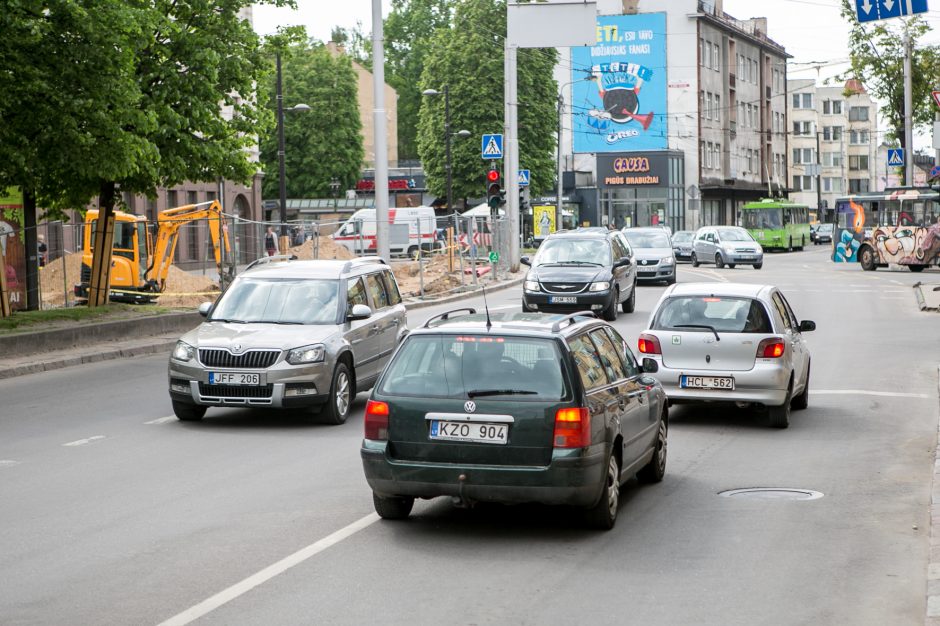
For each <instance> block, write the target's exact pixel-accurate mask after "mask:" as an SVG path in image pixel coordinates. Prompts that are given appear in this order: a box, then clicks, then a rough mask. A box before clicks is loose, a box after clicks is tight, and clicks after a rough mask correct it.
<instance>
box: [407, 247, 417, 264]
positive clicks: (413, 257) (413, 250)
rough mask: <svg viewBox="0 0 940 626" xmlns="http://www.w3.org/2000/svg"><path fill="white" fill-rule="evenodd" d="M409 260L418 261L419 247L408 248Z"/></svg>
mask: <svg viewBox="0 0 940 626" xmlns="http://www.w3.org/2000/svg"><path fill="white" fill-rule="evenodd" d="M408 258H409V259H411V260H412V261H417V260H418V246H410V247H409V248H408Z"/></svg>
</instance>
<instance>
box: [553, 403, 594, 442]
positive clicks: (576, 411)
mask: <svg viewBox="0 0 940 626" xmlns="http://www.w3.org/2000/svg"><path fill="white" fill-rule="evenodd" d="M553 440H554V442H555V447H556V448H583V447H585V446H589V445H591V414H590V413H589V412H588V410H587V409H586V408H584V407H577V408H567V409H558V411H557V412H556V413H555V436H554V438H553Z"/></svg>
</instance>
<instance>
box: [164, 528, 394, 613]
mask: <svg viewBox="0 0 940 626" xmlns="http://www.w3.org/2000/svg"><path fill="white" fill-rule="evenodd" d="M378 520H379V516H378V515H376V514H375V513H370V514H369V515H366V516H365V517H363V518H362V519H359V520H357V521H355V522H353V523H352V524H350V525H349V526H346V527H345V528H341V529H339V530H337V531H336V532H335V533H333V534H332V535H329V536H328V537H324V538H323V539H320V540H319V541H317V542H315V543H311V544H310V545H309V546H307V547H306V548H301V549H300V550H298V551H297V552H295V553H293V554H291V555H290V556H288V557H285V558H283V559H281V560H280V561H278V562H277V563H275V564H273V565H269V566H268V567H266V568H264V569H263V570H261V571H260V572H257V573H256V574H252V575H251V576H249V577H248V578H246V579H245V580H243V581H241V582H238V583H235V584H234V585H232V586H231V587H229V588H228V589H225V590H223V591H220V592H219V593H217V594H215V595H214V596H212V597H211V598H208V599H206V600H203V601H202V602H200V603H199V604H197V605H195V606H193V607H191V608H188V609H186V610H185V611H183V612H182V613H179V614H177V615H174V616H173V617H171V618H170V619H168V620H166V621H164V622H161V623H160V624H159V626H183V625H184V624H189V623H191V622H194V621H196V620H197V619H199V618H200V617H203V616H205V615H207V614H208V613H210V612H212V611H214V610H215V609H217V608H219V607H220V606H222V605H224V604H227V603H228V602H231V601H232V600H234V599H235V598H237V597H239V596H241V595H244V594H246V593H248V592H249V591H251V590H252V589H254V588H255V587H257V586H258V585H261V584H264V583H266V582H267V581H269V580H271V579H272V578H274V577H275V576H277V575H279V574H283V573H284V572H286V571H287V570H289V569H290V568H292V567H294V566H295V565H299V564H300V563H303V562H304V561H306V560H307V559H309V558H310V557H312V556H315V555H317V554H319V553H320V552H323V551H324V550H326V549H327V548H329V547H330V546H334V545H336V544H337V543H339V542H340V541H342V540H343V539H348V538H349V537H351V536H353V535H354V534H356V533H357V532H359V531H360V530H363V529H364V528H368V527H369V526H371V525H372V524H374V523H375V522H377V521H378Z"/></svg>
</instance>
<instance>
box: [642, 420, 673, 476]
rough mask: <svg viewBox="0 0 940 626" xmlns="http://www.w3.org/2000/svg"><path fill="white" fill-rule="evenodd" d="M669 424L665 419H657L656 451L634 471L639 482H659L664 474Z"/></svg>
mask: <svg viewBox="0 0 940 626" xmlns="http://www.w3.org/2000/svg"><path fill="white" fill-rule="evenodd" d="M668 436H669V426H668V425H667V424H666V420H665V419H664V418H663V419H660V421H659V436H658V437H657V439H656V452H654V453H653V458H651V459H650V462H649V463H647V464H646V465H645V466H643V468H642V469H641V470H640V471H639V472H637V473H636V477H637V479H638V480H639V481H640V482H643V483H647V484H651V483H658V482H661V481H662V479H663V476H665V475H666V452H667V449H668V445H667V443H668Z"/></svg>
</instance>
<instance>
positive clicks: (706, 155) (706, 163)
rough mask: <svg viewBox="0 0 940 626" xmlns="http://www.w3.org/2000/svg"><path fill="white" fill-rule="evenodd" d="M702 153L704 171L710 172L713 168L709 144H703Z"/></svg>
mask: <svg viewBox="0 0 940 626" xmlns="http://www.w3.org/2000/svg"><path fill="white" fill-rule="evenodd" d="M701 152H702V169H705V170H710V169H711V168H712V163H711V162H712V151H711V148H710V147H709V144H707V143H705V142H704V141H703V142H702V145H701Z"/></svg>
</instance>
